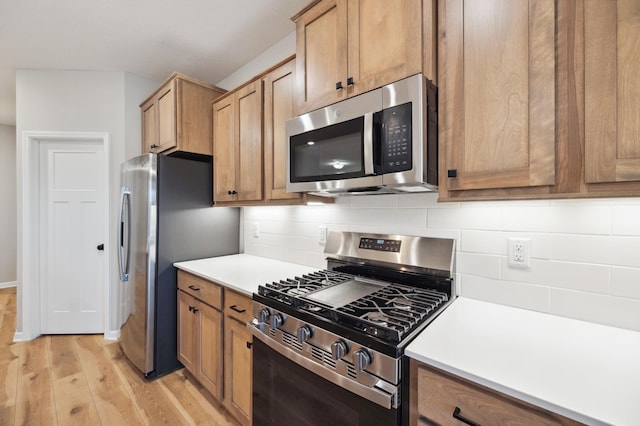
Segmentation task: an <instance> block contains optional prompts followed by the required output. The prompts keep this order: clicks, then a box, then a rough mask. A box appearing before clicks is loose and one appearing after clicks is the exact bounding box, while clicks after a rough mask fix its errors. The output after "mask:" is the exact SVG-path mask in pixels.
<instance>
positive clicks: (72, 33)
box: [0, 0, 310, 125]
mask: <svg viewBox="0 0 640 426" xmlns="http://www.w3.org/2000/svg"><path fill="white" fill-rule="evenodd" d="M309 2H310V0H226V1H225V0H180V1H176V0H0V124H11V125H15V120H16V113H15V94H16V92H15V71H16V69H55V70H96V71H126V72H131V73H134V74H138V75H140V76H142V77H146V78H150V79H155V80H158V81H162V80H164V79H165V78H167V77H168V76H169V75H170V74H171V73H172V72H174V71H180V72H182V73H184V74H187V75H190V76H193V77H196V78H198V79H201V80H203V81H206V82H209V83H216V82H219V81H221V80H223V79H224V78H225V77H227V76H228V75H229V74H231V73H233V72H234V71H235V70H237V69H238V68H240V67H241V66H242V65H244V64H246V63H247V62H249V61H250V60H251V59H252V58H254V57H256V56H258V55H259V54H260V53H262V52H263V51H264V50H266V49H267V48H269V47H271V46H272V45H274V44H275V43H276V42H278V41H280V40H281V39H283V38H284V37H285V36H287V35H288V34H290V33H291V32H292V31H294V29H295V26H294V24H293V22H291V20H290V18H291V16H293V15H294V14H296V13H297V12H298V11H299V10H301V9H302V8H303V7H304V6H306V5H307V4H308V3H309Z"/></svg>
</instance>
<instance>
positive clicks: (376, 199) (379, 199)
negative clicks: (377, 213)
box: [351, 194, 398, 209]
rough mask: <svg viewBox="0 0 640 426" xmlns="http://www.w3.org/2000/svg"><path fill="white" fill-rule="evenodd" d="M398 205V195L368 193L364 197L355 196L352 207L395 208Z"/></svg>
mask: <svg viewBox="0 0 640 426" xmlns="http://www.w3.org/2000/svg"><path fill="white" fill-rule="evenodd" d="M397 207H398V195H396V194H384V195H367V196H363V197H353V198H352V200H351V208H352V209H371V208H378V209H395V208H397Z"/></svg>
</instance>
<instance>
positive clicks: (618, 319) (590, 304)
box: [551, 289, 640, 330]
mask: <svg viewBox="0 0 640 426" xmlns="http://www.w3.org/2000/svg"><path fill="white" fill-rule="evenodd" d="M551 313H552V314H555V315H560V316H564V317H569V318H574V319H579V320H584V321H590V322H597V323H600V324H605V325H612V326H614V327H621V328H628V329H632V330H640V300H637V299H628V298H622V297H613V296H606V295H601V294H593V293H584V292H581V291H572V290H564V289H552V290H551Z"/></svg>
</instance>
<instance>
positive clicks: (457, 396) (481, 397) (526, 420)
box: [410, 360, 580, 425]
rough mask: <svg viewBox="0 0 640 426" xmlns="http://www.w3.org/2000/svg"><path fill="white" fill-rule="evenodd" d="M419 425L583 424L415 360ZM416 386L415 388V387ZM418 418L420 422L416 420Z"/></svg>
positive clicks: (413, 373) (415, 404)
mask: <svg viewBox="0 0 640 426" xmlns="http://www.w3.org/2000/svg"><path fill="white" fill-rule="evenodd" d="M411 376H412V388H411V391H410V393H411V395H412V396H411V400H412V404H411V405H412V407H415V408H417V413H412V416H411V417H412V420H413V422H412V424H416V423H417V425H435V424H439V425H445V424H454V425H463V424H465V423H466V424H476V425H489V424H510V425H532V424H535V425H578V424H580V423H578V422H575V421H573V420H571V419H568V418H565V417H563V416H560V415H558V414H555V413H551V412H548V411H546V410H544V409H542V408H539V407H534V406H531V405H529V404H526V403H524V402H521V401H518V400H516V399H513V398H511V397H508V396H507V395H503V394H501V393H498V392H495V391H493V390H489V389H486V388H483V387H481V386H478V385H476V384H472V383H470V382H467V381H464V380H462V379H460V378H458V377H455V376H452V375H449V374H446V373H443V372H440V371H438V370H435V369H433V368H430V367H427V366H425V365H424V364H421V363H419V362H416V361H415V360H411ZM414 386H415V387H414ZM416 418H417V422H416Z"/></svg>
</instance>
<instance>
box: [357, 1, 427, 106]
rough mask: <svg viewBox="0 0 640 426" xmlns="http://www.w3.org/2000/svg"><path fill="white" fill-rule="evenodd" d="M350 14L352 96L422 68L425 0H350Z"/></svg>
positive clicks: (412, 73) (415, 72) (417, 71)
mask: <svg viewBox="0 0 640 426" xmlns="http://www.w3.org/2000/svg"><path fill="white" fill-rule="evenodd" d="M427 3H428V2H427ZM427 6H428V5H425V7H427ZM347 17H348V22H347V28H348V37H347V38H348V42H349V44H348V56H349V65H348V68H349V70H348V77H352V78H353V81H354V83H353V93H350V94H349V95H350V96H351V95H352V94H356V93H363V92H366V91H369V90H371V89H375V88H377V87H380V86H384V85H385V84H389V83H392V82H394V81H397V80H400V79H402V78H404V77H408V76H410V75H414V74H417V73H419V72H420V71H421V70H422V0H395V1H387V2H381V1H379V0H349V2H348V11H347ZM391 35H392V36H391Z"/></svg>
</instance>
